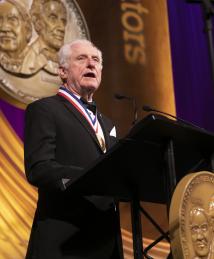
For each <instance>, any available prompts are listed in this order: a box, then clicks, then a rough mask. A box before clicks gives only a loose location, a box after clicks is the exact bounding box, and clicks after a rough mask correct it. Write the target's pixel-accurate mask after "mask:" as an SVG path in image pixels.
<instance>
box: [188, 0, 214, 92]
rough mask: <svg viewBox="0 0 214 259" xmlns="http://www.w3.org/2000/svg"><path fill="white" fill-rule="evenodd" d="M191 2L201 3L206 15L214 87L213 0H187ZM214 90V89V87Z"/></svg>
mask: <svg viewBox="0 0 214 259" xmlns="http://www.w3.org/2000/svg"><path fill="white" fill-rule="evenodd" d="M187 2H189V3H191V2H192V3H201V4H202V10H203V16H204V24H205V30H204V31H205V32H206V33H207V37H208V47H209V54H210V62H211V69H212V70H211V72H212V82H213V87H214V45H213V24H212V17H213V15H214V8H213V6H212V3H213V1H212V2H211V0H187ZM213 90H214V89H213Z"/></svg>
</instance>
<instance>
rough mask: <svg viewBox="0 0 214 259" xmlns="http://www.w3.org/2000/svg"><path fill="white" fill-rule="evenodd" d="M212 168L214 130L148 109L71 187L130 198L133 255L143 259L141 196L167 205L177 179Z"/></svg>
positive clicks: (137, 258)
mask: <svg viewBox="0 0 214 259" xmlns="http://www.w3.org/2000/svg"><path fill="white" fill-rule="evenodd" d="M213 169H214V135H213V134H211V133H210V132H208V131H206V130H204V129H202V128H199V127H197V126H194V125H192V124H190V123H188V122H186V123H185V122H183V121H175V120H171V119H168V118H167V117H164V116H161V115H157V114H149V115H148V116H147V117H145V118H144V119H143V120H141V121H139V122H138V123H137V124H135V125H134V126H133V128H132V129H131V130H130V132H129V133H128V134H127V136H125V137H124V138H122V139H120V140H119V141H118V143H117V144H116V145H114V146H113V147H112V148H111V149H110V150H109V151H108V152H107V153H105V154H103V155H102V156H101V157H100V158H99V159H98V160H97V161H95V162H94V163H92V164H91V165H90V166H89V167H88V168H86V169H85V173H84V174H83V176H81V177H80V178H79V179H78V180H77V181H76V182H75V183H72V190H73V189H74V190H75V189H77V190H78V191H81V192H83V193H85V194H87V195H90V194H91V195H103V196H113V197H115V198H117V199H119V200H126V201H131V205H132V231H133V248H134V258H135V259H141V258H144V251H143V248H142V232H141V231H142V226H141V221H140V210H139V208H140V207H139V202H140V201H147V202H155V203H163V204H166V205H167V207H168V208H169V205H170V201H171V197H172V194H173V191H174V189H175V187H176V184H177V182H178V181H179V180H181V178H182V177H183V176H184V175H186V174H188V173H192V172H194V171H196V170H210V171H213ZM68 185H69V183H68ZM146 258H147V257H146ZM148 258H149V257H148Z"/></svg>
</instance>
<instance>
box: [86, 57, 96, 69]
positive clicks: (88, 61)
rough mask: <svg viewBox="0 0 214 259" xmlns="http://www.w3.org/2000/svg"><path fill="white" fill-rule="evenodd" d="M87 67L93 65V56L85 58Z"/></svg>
mask: <svg viewBox="0 0 214 259" xmlns="http://www.w3.org/2000/svg"><path fill="white" fill-rule="evenodd" d="M87 67H95V60H94V59H93V58H88V59H87Z"/></svg>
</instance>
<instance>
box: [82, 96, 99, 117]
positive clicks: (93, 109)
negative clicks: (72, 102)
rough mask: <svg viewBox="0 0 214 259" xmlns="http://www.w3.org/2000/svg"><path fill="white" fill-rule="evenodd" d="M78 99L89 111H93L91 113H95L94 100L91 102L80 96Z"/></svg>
mask: <svg viewBox="0 0 214 259" xmlns="http://www.w3.org/2000/svg"><path fill="white" fill-rule="evenodd" d="M80 100H81V101H82V103H83V105H84V106H85V107H86V108H87V109H88V110H90V111H92V112H93V114H95V113H96V110H97V107H96V103H95V101H92V102H87V101H86V100H85V99H83V98H80Z"/></svg>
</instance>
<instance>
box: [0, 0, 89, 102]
mask: <svg viewBox="0 0 214 259" xmlns="http://www.w3.org/2000/svg"><path fill="white" fill-rule="evenodd" d="M76 38H89V32H88V28H87V24H86V22H85V19H84V17H83V14H82V12H81V10H80V8H79V6H78V4H77V3H76V1H75V0H0V88H1V91H2V90H3V91H4V92H5V93H6V94H7V95H9V96H11V97H12V98H15V99H17V100H18V101H20V102H22V103H25V104H27V103H30V102H32V101H34V100H36V99H39V98H42V97H45V96H50V95H53V94H55V93H56V91H57V89H58V87H59V84H60V79H59V77H58V74H57V70H58V51H59V49H60V47H61V46H62V45H63V44H64V43H66V42H69V41H71V40H74V39H76Z"/></svg>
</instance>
